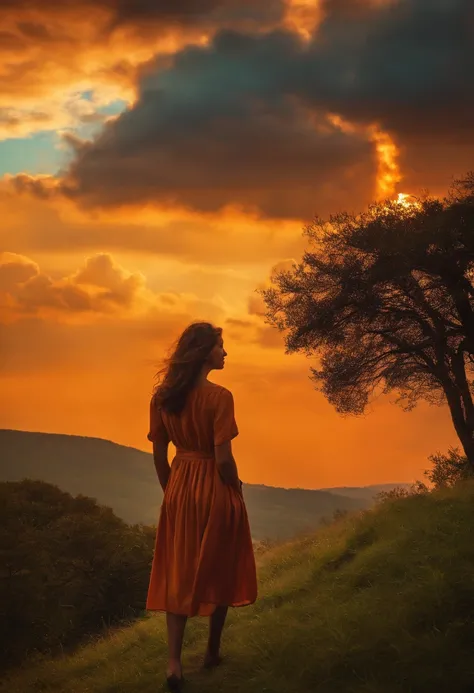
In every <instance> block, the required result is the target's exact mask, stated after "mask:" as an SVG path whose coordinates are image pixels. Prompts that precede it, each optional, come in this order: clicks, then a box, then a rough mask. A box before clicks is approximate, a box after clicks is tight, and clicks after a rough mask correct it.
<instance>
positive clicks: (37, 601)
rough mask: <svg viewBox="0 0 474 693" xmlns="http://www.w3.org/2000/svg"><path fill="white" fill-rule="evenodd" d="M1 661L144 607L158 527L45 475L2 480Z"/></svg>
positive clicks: (80, 635)
mask: <svg viewBox="0 0 474 693" xmlns="http://www.w3.org/2000/svg"><path fill="white" fill-rule="evenodd" d="M0 527H1V530H0V566H1V568H0V624H1V625H0V649H1V654H0V667H1V668H6V667H7V666H9V665H14V664H18V663H19V662H20V661H21V660H22V659H23V658H24V657H25V656H26V655H28V654H30V653H32V652H34V651H36V652H48V653H54V652H56V651H58V650H59V649H63V648H68V647H71V646H73V645H76V644H78V643H79V642H80V641H81V640H83V639H84V637H85V636H88V635H91V634H94V633H97V632H98V631H99V630H101V629H102V628H103V627H104V625H107V626H108V625H112V624H114V623H118V622H121V621H123V620H124V619H130V618H131V617H135V616H137V615H138V614H139V613H140V612H141V611H142V610H143V609H144V607H145V601H146V593H147V588H148V580H149V576H150V569H151V561H152V556H153V545H154V539H155V529H154V528H153V527H146V526H143V525H127V524H126V523H125V522H124V521H123V520H121V519H119V518H118V517H116V516H115V515H114V513H113V512H112V510H111V509H110V508H107V507H104V506H100V505H98V504H97V502H96V501H95V500H94V499H93V498H88V497H86V496H77V497H75V498H74V497H73V496H71V495H70V494H68V493H65V492H63V491H61V490H60V489H59V488H57V487H56V486H53V485H51V484H47V483H45V482H42V481H33V480H29V479H27V480H24V481H22V482H4V483H0Z"/></svg>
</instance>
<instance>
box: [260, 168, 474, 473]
mask: <svg viewBox="0 0 474 693" xmlns="http://www.w3.org/2000/svg"><path fill="white" fill-rule="evenodd" d="M305 234H306V236H307V238H308V240H309V245H310V247H309V249H308V250H307V251H306V252H305V253H304V256H303V259H302V261H301V263H299V264H294V266H293V269H291V270H286V271H279V272H277V273H276V274H275V275H274V276H273V277H272V282H273V284H272V286H271V287H270V288H268V289H264V290H262V292H261V293H262V295H263V298H264V301H265V303H266V307H267V314H266V317H267V321H268V322H269V323H270V324H272V325H274V326H276V327H277V328H279V329H280V330H282V331H285V332H286V336H285V340H286V351H287V353H292V352H303V353H306V354H307V355H308V356H313V357H317V359H318V365H317V366H316V367H313V368H311V371H312V379H313V380H314V382H315V383H316V387H317V389H319V390H320V391H321V392H323V393H324V395H325V396H326V398H327V399H328V400H329V401H330V402H331V403H332V404H333V405H334V406H335V408H336V410H337V411H338V412H340V413H343V414H361V413H363V412H364V411H365V409H366V406H367V404H368V402H369V401H370V399H371V398H372V397H373V396H374V395H376V394H378V393H380V392H383V393H385V394H388V393H389V392H395V393H397V395H398V403H399V404H401V405H402V406H404V407H405V408H407V409H410V408H412V407H413V406H415V404H416V402H417V400H419V399H422V398H423V399H425V400H427V401H428V402H430V403H433V404H441V403H443V402H447V404H448V407H449V410H450V413H451V417H452V420H453V424H454V427H455V430H456V432H457V435H458V437H459V439H460V441H461V443H462V446H463V449H464V452H465V454H466V457H467V459H468V461H469V465H470V466H471V467H472V468H474V405H473V398H472V374H473V359H474V312H473V311H474V286H473V276H474V174H469V175H468V176H467V177H466V178H465V179H464V180H461V181H457V182H456V184H455V185H454V187H453V189H452V190H451V192H450V194H449V195H448V197H446V198H444V199H433V198H428V197H425V198H422V199H419V200H416V201H415V202H414V203H412V204H409V205H406V204H400V203H399V202H394V201H386V202H384V203H376V204H373V205H371V206H370V207H369V209H368V210H367V211H366V212H363V213H361V214H359V215H353V214H349V213H341V214H337V215H335V216H332V217H330V219H329V221H324V220H322V219H319V218H316V219H315V220H314V222H313V223H312V224H310V225H309V226H308V227H307V228H306V230H305Z"/></svg>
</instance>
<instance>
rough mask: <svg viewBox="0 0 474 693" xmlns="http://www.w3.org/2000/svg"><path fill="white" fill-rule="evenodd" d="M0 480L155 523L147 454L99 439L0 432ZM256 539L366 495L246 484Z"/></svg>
mask: <svg viewBox="0 0 474 693" xmlns="http://www.w3.org/2000/svg"><path fill="white" fill-rule="evenodd" d="M0 450H1V454H0V480H1V481H21V480H22V479H23V478H25V477H27V478H31V479H40V480H42V481H47V482H49V483H51V484H55V485H56V486H59V488H60V489H62V490H63V491H67V492H69V493H71V494H73V495H76V494H78V493H82V494H84V495H87V496H92V497H93V498H97V500H98V501H99V502H100V503H102V504H104V505H108V506H109V507H111V508H112V509H113V510H114V512H115V513H116V514H117V515H118V516H119V517H121V518H122V519H124V520H125V521H126V522H131V523H135V522H143V523H145V524H156V521H157V517H158V510H159V506H160V504H161V500H162V492H161V488H160V486H159V484H158V481H157V478H156V472H155V468H154V466H153V459H152V456H151V455H150V454H149V453H146V452H142V451H141V450H136V449H135V448H129V447H125V446H123V445H117V444H116V443H112V442H110V441H107V440H102V439H99V438H85V437H84V438H83V437H80V436H69V435H59V434H48V433H30V432H26V431H9V430H0ZM245 500H246V503H247V508H248V512H249V517H250V523H251V527H252V536H253V537H254V539H256V540H262V539H273V540H278V539H288V538H291V537H293V536H295V535H296V534H298V533H299V532H302V531H304V530H308V529H314V528H315V527H317V526H318V525H319V523H320V521H321V519H322V518H323V517H326V518H331V517H332V515H333V514H334V512H335V511H336V510H348V511H353V510H357V509H359V508H364V507H367V506H368V505H369V504H370V502H371V499H370V498H366V497H362V498H348V497H346V496H342V495H341V496H340V495H337V494H334V493H330V492H328V491H306V490H304V489H282V488H273V487H271V486H258V485H254V486H253V485H251V484H248V485H247V484H246V485H245Z"/></svg>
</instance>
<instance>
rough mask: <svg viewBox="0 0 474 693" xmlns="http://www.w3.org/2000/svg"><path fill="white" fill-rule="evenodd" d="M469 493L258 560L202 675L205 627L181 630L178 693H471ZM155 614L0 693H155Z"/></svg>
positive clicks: (367, 516)
mask: <svg viewBox="0 0 474 693" xmlns="http://www.w3.org/2000/svg"><path fill="white" fill-rule="evenodd" d="M473 523H474V485H473V484H469V485H465V486H463V487H459V488H457V489H455V490H450V491H444V492H436V493H433V494H431V495H427V496H414V497H410V498H408V499H402V500H398V501H392V502H389V503H384V504H382V505H381V506H380V507H377V508H376V509H375V510H371V511H368V512H367V513H364V514H363V515H362V516H359V517H349V518H345V519H343V520H340V521H339V522H337V523H336V524H334V525H332V526H329V527H327V528H323V529H320V530H318V532H317V533H315V534H314V535H312V536H310V537H307V538H305V539H302V540H300V541H297V542H294V543H291V544H288V545H286V546H281V547H279V548H277V549H274V550H272V551H271V552H268V553H267V554H266V555H265V556H264V557H263V559H262V564H261V565H260V568H259V579H260V598H259V601H258V603H257V604H256V605H255V606H253V607H250V608H247V609H242V610H235V611H234V612H233V613H232V614H231V618H230V623H229V628H228V630H227V632H226V638H225V642H224V650H225V651H224V654H225V656H226V663H225V664H224V665H223V666H222V667H221V669H220V670H217V671H215V672H214V673H204V672H202V671H201V670H200V668H199V664H200V658H201V655H202V653H203V651H204V647H205V642H206V621H205V620H204V619H203V620H200V619H193V620H192V621H191V622H190V624H189V630H188V633H187V641H186V655H185V659H184V665H185V671H186V674H187V677H188V685H187V690H188V691H189V693H198V692H199V693H214V692H215V691H216V690H220V691H222V692H223V693H237V691H239V692H240V691H246V693H262V691H265V692H266V693H300V692H301V691H304V692H309V691H311V692H313V691H314V692H315V693H433V692H436V693H444V692H445V691H449V693H472V691H473V690H474V656H473V653H472V643H473V642H474V620H473V619H472V613H473V609H474V571H473V570H472V566H473V565H474V544H473V542H472V526H473ZM165 661H166V641H165V626H164V617H163V616H162V615H150V616H147V617H146V618H144V619H143V620H142V621H140V622H138V623H136V624H135V625H134V626H131V627H129V628H125V629H122V630H117V631H116V632H114V633H113V634H111V635H110V636H109V637H107V638H105V639H103V640H102V641H99V642H97V643H95V644H94V643H91V644H90V645H88V646H86V647H84V648H83V649H81V650H80V651H78V652H77V653H76V654H74V655H72V656H65V657H63V658H60V659H57V660H54V661H47V660H46V661H44V662H41V661H40V662H38V663H37V664H36V665H34V666H32V668H31V669H30V670H29V671H25V672H24V673H19V674H17V675H15V676H14V677H13V678H11V679H8V680H5V681H4V682H3V683H2V684H0V693H3V692H5V693H7V692H8V693H27V692H28V693H30V692H31V693H34V692H35V691H42V692H43V693H59V692H63V691H64V693H66V692H67V693H92V692H93V693H154V692H155V691H160V690H162V688H161V684H162V672H163V669H164V667H165Z"/></svg>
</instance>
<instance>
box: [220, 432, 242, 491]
mask: <svg viewBox="0 0 474 693" xmlns="http://www.w3.org/2000/svg"><path fill="white" fill-rule="evenodd" d="M214 451H215V456H216V464H217V469H218V471H219V476H220V477H221V479H222V481H223V482H224V484H227V485H228V486H233V488H235V490H236V491H238V492H239V493H240V492H241V488H242V484H241V482H240V479H239V473H238V471H237V465H236V463H235V459H234V455H233V454H232V443H231V441H230V440H228V441H226V442H225V443H222V445H216V446H215V448H214Z"/></svg>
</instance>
